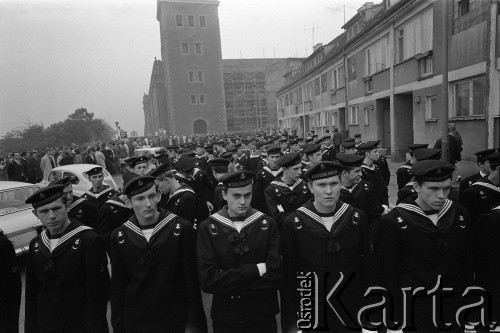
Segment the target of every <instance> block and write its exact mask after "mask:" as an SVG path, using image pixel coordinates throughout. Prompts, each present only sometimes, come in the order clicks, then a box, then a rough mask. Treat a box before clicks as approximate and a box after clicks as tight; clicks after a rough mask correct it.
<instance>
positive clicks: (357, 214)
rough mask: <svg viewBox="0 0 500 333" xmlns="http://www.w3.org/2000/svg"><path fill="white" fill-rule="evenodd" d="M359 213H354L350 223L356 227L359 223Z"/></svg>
mask: <svg viewBox="0 0 500 333" xmlns="http://www.w3.org/2000/svg"><path fill="white" fill-rule="evenodd" d="M359 220H360V219H359V213H358V212H354V214H352V223H354V225H358V223H359Z"/></svg>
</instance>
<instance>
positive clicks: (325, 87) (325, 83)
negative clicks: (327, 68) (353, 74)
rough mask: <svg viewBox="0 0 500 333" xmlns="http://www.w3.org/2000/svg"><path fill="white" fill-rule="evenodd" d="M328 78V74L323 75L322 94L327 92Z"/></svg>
mask: <svg viewBox="0 0 500 333" xmlns="http://www.w3.org/2000/svg"><path fill="white" fill-rule="evenodd" d="M326 78H327V73H325V74H321V93H326V90H327V86H328V85H327V82H326Z"/></svg>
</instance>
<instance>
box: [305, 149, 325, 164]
mask: <svg viewBox="0 0 500 333" xmlns="http://www.w3.org/2000/svg"><path fill="white" fill-rule="evenodd" d="M308 158H309V162H310V163H311V164H312V165H316V164H319V163H320V162H321V160H322V156H321V152H320V151H317V152H315V153H314V154H312V155H309V156H308Z"/></svg>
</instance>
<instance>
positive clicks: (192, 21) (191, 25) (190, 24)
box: [188, 15, 194, 27]
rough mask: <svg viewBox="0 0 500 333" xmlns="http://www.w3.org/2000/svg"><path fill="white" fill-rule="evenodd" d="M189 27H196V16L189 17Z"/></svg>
mask: <svg viewBox="0 0 500 333" xmlns="http://www.w3.org/2000/svg"><path fill="white" fill-rule="evenodd" d="M188 27H194V15H188Z"/></svg>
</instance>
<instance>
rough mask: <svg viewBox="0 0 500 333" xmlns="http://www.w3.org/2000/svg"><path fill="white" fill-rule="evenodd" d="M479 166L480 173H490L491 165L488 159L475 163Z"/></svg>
mask: <svg viewBox="0 0 500 333" xmlns="http://www.w3.org/2000/svg"><path fill="white" fill-rule="evenodd" d="M477 165H478V166H479V170H481V172H482V173H485V174H487V175H489V174H490V173H491V166H490V161H488V160H486V161H484V163H480V162H479V163H477Z"/></svg>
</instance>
